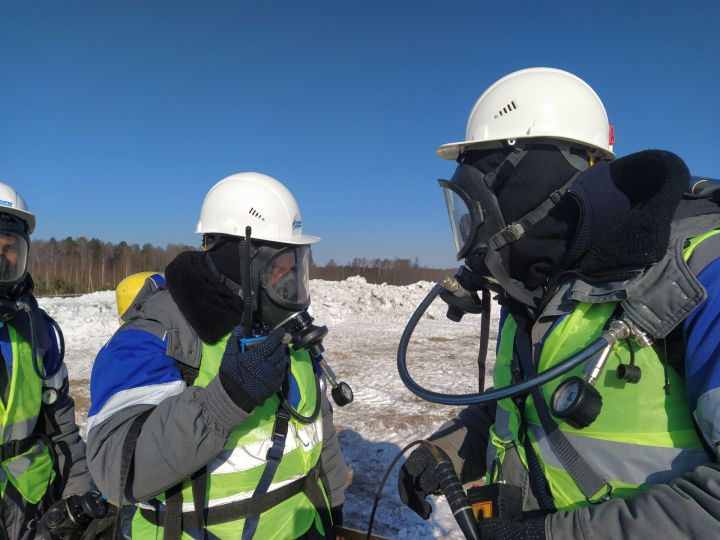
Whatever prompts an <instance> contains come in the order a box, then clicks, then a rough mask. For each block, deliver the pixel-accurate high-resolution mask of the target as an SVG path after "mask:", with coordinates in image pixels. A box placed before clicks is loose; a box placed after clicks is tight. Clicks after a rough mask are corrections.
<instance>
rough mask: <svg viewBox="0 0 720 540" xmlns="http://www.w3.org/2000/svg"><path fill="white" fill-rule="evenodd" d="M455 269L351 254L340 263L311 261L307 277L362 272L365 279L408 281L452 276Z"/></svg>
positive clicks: (337, 277)
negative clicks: (348, 259)
mask: <svg viewBox="0 0 720 540" xmlns="http://www.w3.org/2000/svg"><path fill="white" fill-rule="evenodd" d="M456 270H457V268H452V269H440V268H427V267H424V266H420V264H419V262H418V260H417V259H415V260H414V261H413V260H410V259H398V258H395V259H366V258H355V259H353V261H352V262H351V263H350V264H344V265H340V264H337V263H336V262H335V261H334V260H333V259H330V260H329V261H328V263H327V264H326V265H325V266H317V265H312V267H311V270H310V278H312V279H326V280H328V281H339V280H341V279H346V278H349V277H350V276H362V277H364V278H365V279H366V280H367V281H368V283H387V284H388V285H408V284H410V283H417V282H418V281H438V280H440V279H442V278H443V277H445V276H452V275H453V274H454V273H455V271H456Z"/></svg>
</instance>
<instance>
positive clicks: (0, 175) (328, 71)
mask: <svg viewBox="0 0 720 540" xmlns="http://www.w3.org/2000/svg"><path fill="white" fill-rule="evenodd" d="M681 4H682V5H681ZM531 66H552V67H558V68H562V69H566V70H568V71H571V72H573V73H575V74H576V75H578V76H580V77H581V78H583V79H584V80H586V81H587V82H588V83H589V84H590V85H591V86H592V87H593V88H594V89H595V91H596V92H597V93H598V94H599V95H600V97H601V98H602V100H603V101H604V103H605V107H606V109H607V110H608V114H609V117H610V121H611V123H613V124H614V125H615V131H616V136H617V143H616V146H615V149H616V151H617V153H618V155H624V154H627V153H630V152H634V151H637V150H641V149H645V148H663V149H668V150H672V151H674V152H676V153H678V154H679V155H680V156H681V157H683V158H684V159H685V160H686V162H687V163H688V165H689V167H690V169H691V171H693V173H695V174H704V175H709V176H715V177H718V176H720V165H718V160H717V157H716V156H717V154H718V149H719V148H720V97H719V96H720V84H719V83H720V80H719V79H720V3H718V2H715V1H710V0H708V1H695V0H689V1H685V2H682V3H680V2H670V1H666V0H661V1H655V2H650V1H640V2H614V1H609V2H608V1H606V2H602V3H599V2H593V3H591V2H579V1H575V2H525V1H516V2H512V3H510V2H494V1H489V0H485V1H482V2H481V1H475V2H470V1H449V0H446V1H445V2H422V1H415V2H412V1H394V2H393V1H389V0H386V1H384V2H374V1H366V2H353V3H350V2H340V1H337V0H336V1H327V2H311V1H306V2H297V1H294V2H291V1H288V2H273V1H265V2H262V3H261V2H254V3H251V2H239V1H236V2H221V1H212V2H210V1H208V2H200V1H195V2H184V1H163V2H160V1H153V0H144V1H137V0H136V1H124V2H120V1H115V2H111V1H103V2H96V1H85V2H76V1H72V0H68V1H63V2H57V1H52V2H50V1H47V2H44V1H34V2H22V1H17V2H7V1H6V0H0V181H2V182H5V183H8V184H10V185H12V186H14V187H16V189H18V190H19V191H20V192H21V193H22V194H23V195H24V196H25V198H26V199H27V201H28V203H29V204H30V207H31V209H32V210H33V211H34V212H35V213H36V214H37V215H38V226H37V229H36V237H38V238H49V237H50V236H55V237H58V238H63V237H66V236H80V235H84V236H87V237H98V238H101V239H103V240H109V241H115V242H117V241H120V240H126V241H128V242H131V243H135V242H137V243H140V244H142V243H145V242H150V243H153V244H156V245H165V244H167V243H171V242H172V243H178V242H183V243H192V244H197V243H198V241H199V240H198V239H197V237H196V236H195V235H194V234H193V230H194V227H195V223H196V220H197V217H198V212H199V209H200V205H201V203H202V199H203V197H204V195H205V193H206V192H207V190H208V189H209V188H210V187H211V186H212V185H213V184H214V183H215V182H216V181H218V180H220V179H221V178H223V177H224V176H227V175H229V174H231V173H234V172H240V171H244V170H256V171H260V172H264V173H266V174H270V175H272V176H275V177H276V178H278V179H280V180H281V181H283V182H284V183H285V184H286V185H287V186H288V187H289V188H290V189H291V191H293V193H294V194H295V195H296V198H297V199H298V202H299V203H300V206H301V209H302V212H303V220H304V230H305V232H306V233H308V234H315V235H318V236H321V237H322V239H323V241H322V242H320V243H319V244H318V245H316V247H314V253H315V258H316V260H318V261H319V262H326V261H327V260H328V259H329V258H331V257H332V258H335V259H336V260H337V261H349V260H351V259H352V258H353V257H396V256H399V257H410V258H414V257H418V258H419V260H420V262H421V263H423V264H426V265H432V266H443V267H451V266H454V265H455V264H456V262H455V258H454V253H453V248H452V245H453V244H452V238H451V233H450V227H449V224H448V221H447V215H446V211H445V208H444V203H443V200H442V196H441V192H440V189H439V188H438V187H437V183H436V181H435V180H436V179H437V178H441V177H449V176H450V175H451V174H452V172H453V170H454V167H453V164H452V163H451V162H446V161H443V160H440V159H439V158H437V157H436V156H435V148H436V147H437V146H438V145H440V144H443V143H445V142H450V141H455V140H460V139H461V138H462V137H463V135H464V132H465V122H466V120H467V115H468V113H469V111H470V109H471V107H472V105H473V104H474V102H475V100H476V99H477V97H478V96H479V95H480V94H481V93H482V91H483V90H484V89H485V88H486V87H487V86H488V85H489V84H491V83H492V82H493V81H495V80H496V79H498V78H500V77H501V76H503V75H505V74H507V73H509V72H511V71H514V70H516V69H520V68H524V67H531Z"/></svg>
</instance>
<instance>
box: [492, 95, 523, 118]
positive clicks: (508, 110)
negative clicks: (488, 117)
mask: <svg viewBox="0 0 720 540" xmlns="http://www.w3.org/2000/svg"><path fill="white" fill-rule="evenodd" d="M517 108H518V107H517V103H515V100H514V99H513V100H511V101H510V103H508V104H507V105H505V106H504V107H503V108H502V110H500V111H498V112H497V114H495V115H494V116H493V120H497V119H498V118H500V117H501V116H505V115H506V114H509V113H511V112H513V111H514V110H516V109H517Z"/></svg>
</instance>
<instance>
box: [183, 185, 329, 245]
mask: <svg viewBox="0 0 720 540" xmlns="http://www.w3.org/2000/svg"><path fill="white" fill-rule="evenodd" d="M248 225H249V226H250V227H252V233H251V235H252V238H254V239H257V240H268V241H270V242H279V243H281V244H296V245H302V244H312V243H314V242H317V241H318V240H320V238H318V237H317V236H308V235H303V234H302V217H301V216H300V208H299V207H298V204H297V202H295V197H293V195H292V193H290V191H289V190H288V189H287V188H286V187H285V186H284V185H282V184H281V183H280V182H278V181H277V180H275V179H274V178H271V177H270V176H267V175H265V174H260V173H256V172H244V173H238V174H233V175H231V176H228V177H227V178H224V179H222V180H220V181H219V182H218V183H217V184H215V185H214V186H213V187H212V188H211V189H210V191H209V192H208V194H207V195H206V196H205V200H204V201H203V205H202V208H201V209H200V219H199V220H198V223H197V227H196V228H195V232H197V233H202V234H229V235H232V236H245V227H247V226H248Z"/></svg>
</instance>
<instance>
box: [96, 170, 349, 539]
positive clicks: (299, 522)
mask: <svg viewBox="0 0 720 540" xmlns="http://www.w3.org/2000/svg"><path fill="white" fill-rule="evenodd" d="M196 232H197V233H200V234H202V235H203V248H204V249H203V251H200V252H185V253H182V254H180V255H178V256H177V257H176V258H175V259H174V260H173V261H172V262H171V263H170V264H169V265H168V266H167V268H166V269H165V283H164V284H163V283H162V282H158V281H157V280H152V279H150V280H148V281H147V282H146V286H145V287H143V288H142V289H141V290H140V292H139V293H138V294H137V296H136V297H135V299H134V300H133V301H132V302H131V305H130V307H129V308H128V309H127V310H126V311H125V312H124V314H123V316H122V319H123V321H124V324H122V326H121V327H120V328H119V329H118V331H117V332H116V333H115V335H114V336H113V337H112V338H111V339H110V341H109V342H108V343H107V344H106V345H105V347H104V348H103V349H102V350H101V351H100V352H99V353H98V355H97V358H96V360H95V364H94V366H93V371H92V377H91V383H90V390H91V408H90V411H89V417H88V456H89V465H90V470H91V472H92V473H93V475H94V478H95V479H96V482H97V483H98V485H99V486H100V487H101V488H102V489H103V490H104V491H105V492H106V493H108V494H109V496H110V500H111V501H113V502H117V503H119V504H122V503H123V502H124V501H129V502H130V503H133V504H135V505H136V506H137V507H138V508H137V511H136V512H135V514H134V517H133V519H132V526H131V530H132V536H133V537H134V538H160V537H163V538H180V537H181V536H183V537H185V536H184V534H183V533H186V534H192V535H193V537H199V538H223V539H229V538H238V539H240V538H243V539H249V538H269V539H270V538H306V539H314V538H334V532H333V519H332V518H331V507H334V508H332V510H333V512H332V514H333V516H334V518H335V521H337V520H338V518H340V517H341V509H342V503H343V489H344V487H345V482H346V480H347V476H348V472H349V471H348V468H347V466H346V464H345V462H344V461H343V458H342V455H341V453H340V447H339V440H338V437H337V434H336V432H335V430H334V428H333V424H332V416H331V414H330V405H329V402H328V400H327V398H326V397H325V392H324V390H323V388H321V382H322V381H321V379H320V376H319V375H318V370H316V366H315V363H314V362H312V361H311V358H310V355H309V354H308V351H307V350H305V349H301V347H300V346H299V345H297V342H296V341H295V335H294V334H293V331H294V328H295V326H294V325H296V322H297V319H298V317H301V318H303V320H304V321H306V322H307V321H310V322H311V321H312V319H311V318H310V317H309V315H307V312H306V310H307V308H308V306H309V304H310V292H309V288H308V286H309V281H308V261H309V248H310V244H312V243H314V242H316V241H317V240H319V239H318V238H317V237H314V236H307V235H303V234H302V220H301V216H300V210H299V208H298V205H297V203H296V202H295V199H294V197H293V196H292V194H291V193H290V192H289V191H288V190H287V188H285V186H283V185H282V184H281V183H280V182H278V181H277V180H275V179H273V178H270V177H269V176H266V175H263V174H259V173H240V174H235V175H232V176H229V177H227V178H225V179H224V180H222V181H220V182H219V183H217V184H216V185H215V186H214V187H213V188H212V189H211V190H210V191H209V192H208V194H207V196H206V197H205V200H204V202H203V205H202V209H201V211H200V219H199V221H198V224H197V229H196ZM290 339H292V340H293V341H292V344H291V345H290V347H289V346H288V341H289V340H290ZM322 384H324V382H322ZM125 525H126V524H124V523H122V524H119V526H120V527H125Z"/></svg>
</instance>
